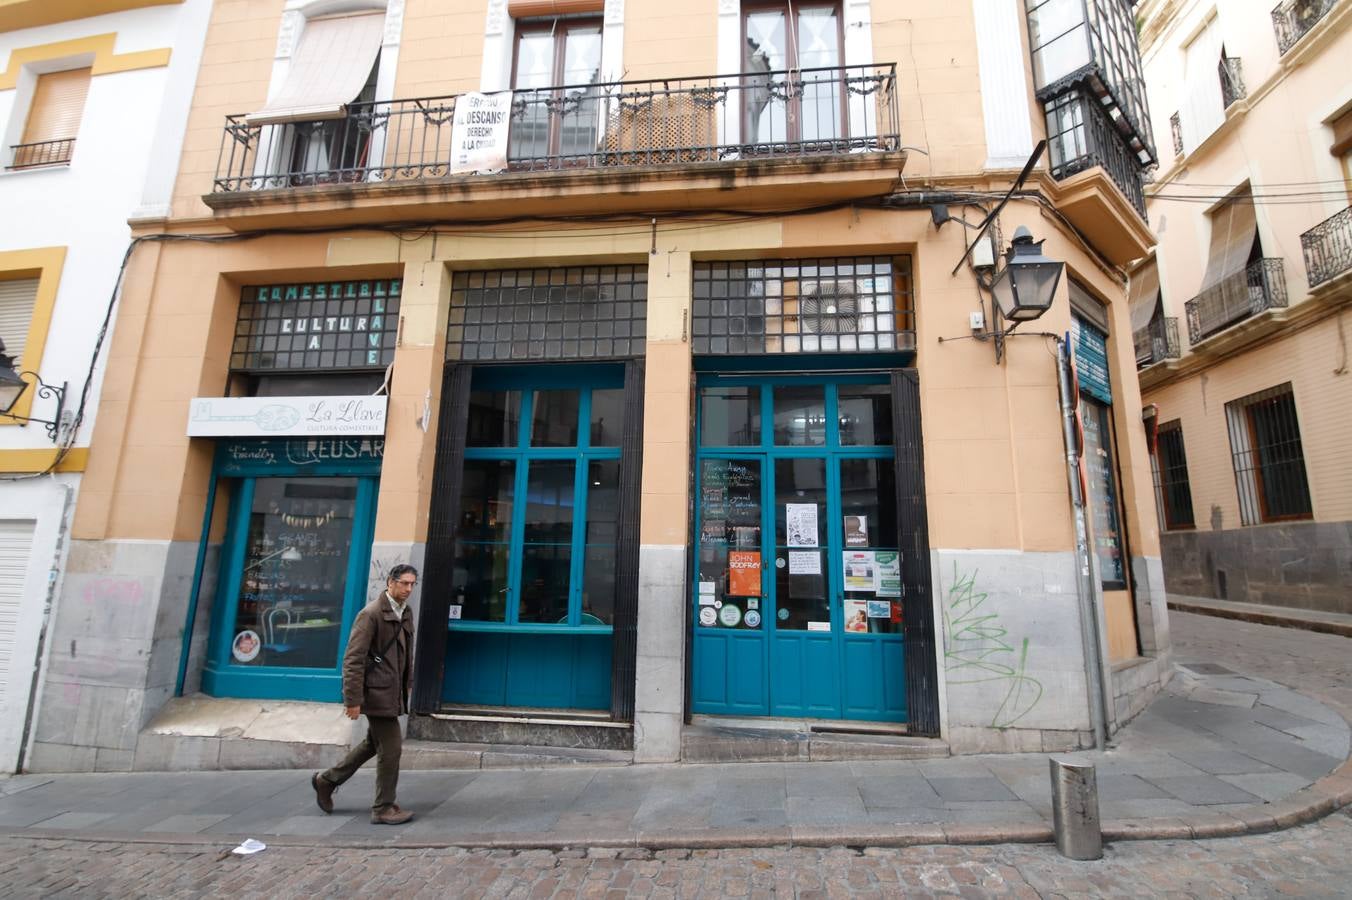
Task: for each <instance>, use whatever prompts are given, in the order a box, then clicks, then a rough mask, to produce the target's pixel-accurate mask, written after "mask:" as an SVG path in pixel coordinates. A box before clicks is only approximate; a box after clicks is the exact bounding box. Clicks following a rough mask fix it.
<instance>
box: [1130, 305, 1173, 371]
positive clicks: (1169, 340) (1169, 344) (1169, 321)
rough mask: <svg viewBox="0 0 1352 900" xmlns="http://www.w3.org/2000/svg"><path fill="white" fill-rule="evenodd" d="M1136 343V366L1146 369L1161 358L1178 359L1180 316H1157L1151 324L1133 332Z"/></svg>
mask: <svg viewBox="0 0 1352 900" xmlns="http://www.w3.org/2000/svg"><path fill="white" fill-rule="evenodd" d="M1132 340H1133V341H1134V342H1135V344H1136V368H1138V369H1144V368H1145V367H1146V366H1152V365H1154V364H1155V363H1157V362H1159V361H1160V360H1164V359H1178V357H1179V356H1180V355H1181V347H1180V345H1179V342H1178V317H1177V316H1159V315H1157V316H1155V318H1153V319H1151V320H1150V324H1149V325H1147V326H1146V327H1144V328H1142V329H1141V330H1140V331H1137V332H1133V333H1132Z"/></svg>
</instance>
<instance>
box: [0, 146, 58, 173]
mask: <svg viewBox="0 0 1352 900" xmlns="http://www.w3.org/2000/svg"><path fill="white" fill-rule="evenodd" d="M10 149H11V150H12V151H13V153H14V155H13V157H12V158H11V161H10V164H9V165H8V166H6V168H7V169H9V170H10V171H19V170H21V169H40V168H43V167H44V166H68V165H70V158H71V157H72V156H73V155H75V138H63V139H61V140H58V141H38V142H37V143H34V144H15V145H14V146H13V147H11V148H10Z"/></svg>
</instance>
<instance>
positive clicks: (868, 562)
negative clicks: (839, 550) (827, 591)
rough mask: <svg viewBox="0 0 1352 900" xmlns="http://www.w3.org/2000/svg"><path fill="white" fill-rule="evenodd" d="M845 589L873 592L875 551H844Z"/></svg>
mask: <svg viewBox="0 0 1352 900" xmlns="http://www.w3.org/2000/svg"><path fill="white" fill-rule="evenodd" d="M843 562H844V569H845V590H847V591H868V592H869V593H872V592H873V569H874V562H873V553H872V552H871V551H868V550H846V551H845V553H844V560H843Z"/></svg>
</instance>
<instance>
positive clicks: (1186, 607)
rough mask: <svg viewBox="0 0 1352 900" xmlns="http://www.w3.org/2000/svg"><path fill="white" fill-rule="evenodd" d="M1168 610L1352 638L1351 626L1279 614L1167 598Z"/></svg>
mask: <svg viewBox="0 0 1352 900" xmlns="http://www.w3.org/2000/svg"><path fill="white" fill-rule="evenodd" d="M1168 605H1169V608H1170V609H1176V610H1178V611H1179V612H1185V613H1193V614H1194V615H1199V616H1214V617H1216V618H1218V619H1235V620H1237V621H1240V622H1252V623H1254V624H1255V625H1275V626H1276V627H1278V628H1299V629H1302V630H1304V631H1317V632H1319V633H1321V634H1336V635H1341V636H1342V637H1352V625H1347V624H1344V623H1342V622H1321V621H1319V620H1318V619H1301V618H1295V617H1292V616H1284V615H1282V614H1281V613H1280V612H1276V611H1274V612H1263V611H1261V610H1256V609H1223V608H1221V607H1216V606H1204V605H1202V604H1200V603H1190V602H1189V601H1187V600H1182V599H1175V598H1173V597H1170V598H1169V602H1168Z"/></svg>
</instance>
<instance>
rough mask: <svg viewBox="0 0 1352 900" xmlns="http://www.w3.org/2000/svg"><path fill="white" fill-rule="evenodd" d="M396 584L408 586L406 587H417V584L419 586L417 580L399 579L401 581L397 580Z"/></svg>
mask: <svg viewBox="0 0 1352 900" xmlns="http://www.w3.org/2000/svg"><path fill="white" fill-rule="evenodd" d="M395 584H397V585H399V586H400V587H406V588H413V587H417V586H418V582H416V581H403V580H402V579H401V580H399V581H396V582H395Z"/></svg>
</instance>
